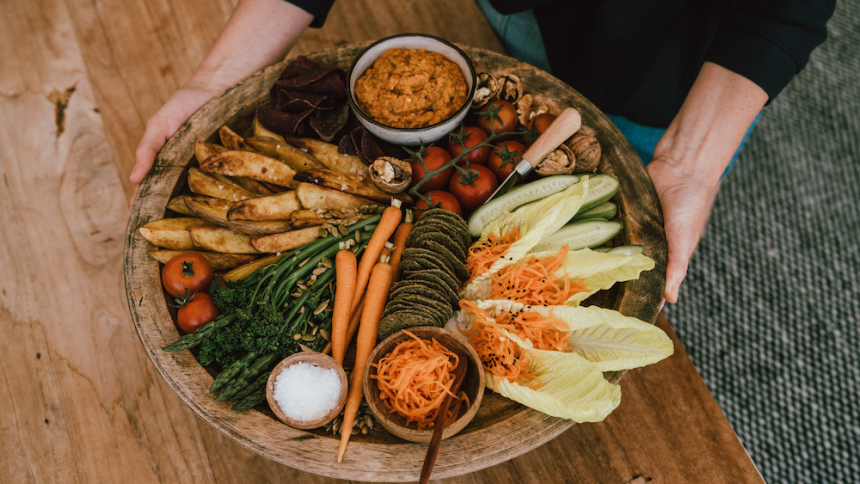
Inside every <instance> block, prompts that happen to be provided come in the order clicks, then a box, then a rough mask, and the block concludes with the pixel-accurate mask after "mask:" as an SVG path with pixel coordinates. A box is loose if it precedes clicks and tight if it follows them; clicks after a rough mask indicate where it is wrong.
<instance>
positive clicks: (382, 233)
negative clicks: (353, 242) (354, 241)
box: [352, 206, 401, 308]
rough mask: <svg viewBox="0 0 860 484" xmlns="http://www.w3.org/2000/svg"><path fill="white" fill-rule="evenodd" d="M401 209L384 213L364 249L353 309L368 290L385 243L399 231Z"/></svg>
mask: <svg viewBox="0 0 860 484" xmlns="http://www.w3.org/2000/svg"><path fill="white" fill-rule="evenodd" d="M400 218H401V214H400V208H398V207H395V206H391V207H388V208H386V209H385V211H384V212H382V218H381V219H380V220H379V223H378V224H377V225H376V230H374V231H373V235H372V236H371V237H370V241H369V242H368V243H367V247H366V248H365V249H364V254H363V255H362V256H361V262H359V263H358V277H357V278H356V282H355V284H356V288H355V295H354V296H353V298H352V307H353V308H355V307H357V306H358V301H359V300H360V299H361V296H362V295H364V290H365V289H367V281H368V279H370V271H371V270H372V269H373V267H374V265H375V264H376V261H377V260H378V259H379V254H380V253H382V248H383V247H385V243H386V242H388V239H389V238H390V237H391V234H393V233H394V230H395V229H397V225H398V224H399V223H400Z"/></svg>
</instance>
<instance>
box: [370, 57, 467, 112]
mask: <svg viewBox="0 0 860 484" xmlns="http://www.w3.org/2000/svg"><path fill="white" fill-rule="evenodd" d="M355 97H356V100H357V102H358V107H359V108H361V110H362V111H363V112H364V113H365V114H367V115H368V116H370V117H371V118H373V119H374V120H375V121H377V122H379V123H382V124H384V125H386V126H391V127H393V128H423V127H425V126H430V125H432V124H436V123H438V122H441V121H444V120H445V119H448V118H449V117H451V116H452V115H453V114H454V113H456V112H457V110H458V109H460V108H461V107H462V106H463V104H465V103H466V78H465V77H464V76H463V71H461V70H460V67H459V66H458V65H457V64H455V63H454V62H452V61H451V60H450V59H448V58H447V57H445V56H444V55H442V54H439V53H438V52H430V51H426V50H424V49H388V50H387V51H385V53H384V54H382V55H381V56H380V57H379V59H376V61H374V63H373V65H371V66H370V68H368V69H367V70H366V71H365V72H364V74H362V75H361V77H360V78H359V79H358V80H357V81H355Z"/></svg>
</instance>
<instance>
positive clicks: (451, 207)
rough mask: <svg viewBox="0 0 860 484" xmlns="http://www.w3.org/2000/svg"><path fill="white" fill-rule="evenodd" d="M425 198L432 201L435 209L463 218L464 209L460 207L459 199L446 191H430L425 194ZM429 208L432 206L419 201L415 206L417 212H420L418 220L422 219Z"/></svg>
mask: <svg viewBox="0 0 860 484" xmlns="http://www.w3.org/2000/svg"><path fill="white" fill-rule="evenodd" d="M424 198H426V199H428V200H430V203H431V204H433V206H434V207H437V208H442V209H445V210H447V211H449V212H454V213H456V214H457V215H459V216H461V217H462V216H463V209H462V208H461V207H460V202H458V201H457V198H456V197H455V196H454V195H451V194H450V193H448V192H446V191H444V190H430V191H429V192H427V193H425V194H424ZM428 208H430V206H429V205H427V202H425V201H424V200H418V203H416V204H415V211H416V212H418V213H417V214H416V215H417V216H418V218H421V215H422V214H423V213H424V210H427V209H428Z"/></svg>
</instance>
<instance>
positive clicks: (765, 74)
mask: <svg viewBox="0 0 860 484" xmlns="http://www.w3.org/2000/svg"><path fill="white" fill-rule="evenodd" d="M835 8H836V1H835V0H755V1H753V0H740V1H738V2H737V3H735V6H734V7H733V8H732V9H731V11H730V12H729V13H728V15H727V16H726V17H725V18H724V19H723V21H722V22H721V23H720V25H719V27H718V28H717V32H716V36H715V37H714V39H713V41H712V42H711V46H710V49H709V50H708V52H707V54H706V56H705V61H709V62H713V63H714V64H717V65H720V66H722V67H725V68H726V69H729V70H730V71H732V72H735V73H738V74H740V75H742V76H744V77H746V78H747V79H749V80H751V81H753V82H755V83H756V84H757V85H758V86H759V87H761V88H762V89H764V91H765V92H766V93H767V95H768V96H769V99H770V100H772V99H773V98H774V97H776V95H777V94H779V93H780V91H782V90H783V89H784V88H785V86H786V85H788V83H789V81H791V79H792V78H793V77H794V76H795V75H796V74H797V73H799V72H800V71H801V70H802V69H803V68H804V67H805V66H806V63H807V62H808V61H809V55H810V54H811V53H812V50H813V49H815V48H816V47H817V46H818V45H820V44H821V43H822V42H824V40H825V39H826V38H827V27H826V24H827V20H828V19H829V18H830V16H831V15H833V10H834V9H835Z"/></svg>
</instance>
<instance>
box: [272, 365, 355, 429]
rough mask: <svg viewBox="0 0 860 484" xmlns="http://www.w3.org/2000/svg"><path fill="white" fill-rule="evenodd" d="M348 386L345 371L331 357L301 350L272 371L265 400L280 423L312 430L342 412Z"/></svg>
mask: <svg viewBox="0 0 860 484" xmlns="http://www.w3.org/2000/svg"><path fill="white" fill-rule="evenodd" d="M347 385H348V382H347V378H346V372H345V371H344V370H343V368H342V367H341V366H340V365H339V364H337V361H335V359H334V358H332V357H331V356H328V355H324V354H322V353H316V352H313V351H303V352H301V353H296V354H294V355H291V356H289V357H287V358H284V360H283V361H281V362H280V363H278V366H276V367H275V368H274V369H273V370H272V373H271V374H270V375H269V380H268V382H267V383H266V399H267V400H268V402H269V407H271V409H272V412H273V413H274V414H275V416H277V417H278V419H279V420H280V421H282V422H284V423H285V424H287V425H289V426H290V427H293V428H297V429H315V428H318V427H322V426H324V425H326V424H327V423H329V422H331V421H332V420H334V418H335V417H336V416H337V415H338V414H339V413H340V411H341V410H343V406H344V405H345V404H346V396H347Z"/></svg>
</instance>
